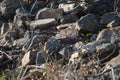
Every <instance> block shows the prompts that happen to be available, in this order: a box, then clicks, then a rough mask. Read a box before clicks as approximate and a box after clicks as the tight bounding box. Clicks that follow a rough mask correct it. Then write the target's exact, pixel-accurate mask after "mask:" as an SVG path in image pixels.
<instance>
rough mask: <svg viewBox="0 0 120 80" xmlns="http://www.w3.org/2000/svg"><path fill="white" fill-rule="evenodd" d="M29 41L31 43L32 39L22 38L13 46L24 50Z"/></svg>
mask: <svg viewBox="0 0 120 80" xmlns="http://www.w3.org/2000/svg"><path fill="white" fill-rule="evenodd" d="M29 41H30V39H28V38H20V39H18V40H15V41H14V42H13V46H17V47H20V48H22V47H23V46H24V45H25V43H27V42H29Z"/></svg>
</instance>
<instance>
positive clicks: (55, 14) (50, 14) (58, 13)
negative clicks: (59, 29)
mask: <svg viewBox="0 0 120 80" xmlns="http://www.w3.org/2000/svg"><path fill="white" fill-rule="evenodd" d="M62 16H63V10H62V9H52V8H51V9H50V8H44V9H42V10H40V11H38V13H37V15H36V18H35V19H48V18H55V19H60V18H61V17H62Z"/></svg>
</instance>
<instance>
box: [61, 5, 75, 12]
mask: <svg viewBox="0 0 120 80" xmlns="http://www.w3.org/2000/svg"><path fill="white" fill-rule="evenodd" d="M75 5H76V4H75V3H68V4H67V3H63V4H59V8H60V9H61V8H62V9H63V10H64V12H65V13H67V12H69V11H71V10H73V9H74V7H75Z"/></svg>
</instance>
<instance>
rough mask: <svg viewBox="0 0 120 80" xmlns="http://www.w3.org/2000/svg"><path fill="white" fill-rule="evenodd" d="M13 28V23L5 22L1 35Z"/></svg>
mask: <svg viewBox="0 0 120 80" xmlns="http://www.w3.org/2000/svg"><path fill="white" fill-rule="evenodd" d="M12 29H13V24H12V23H3V24H2V27H1V35H2V34H4V33H6V32H7V31H11V30H12Z"/></svg>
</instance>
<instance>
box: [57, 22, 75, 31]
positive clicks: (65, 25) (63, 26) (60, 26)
mask: <svg viewBox="0 0 120 80" xmlns="http://www.w3.org/2000/svg"><path fill="white" fill-rule="evenodd" d="M74 25H75V24H74V23H68V24H61V25H59V26H57V27H56V28H57V29H58V30H63V29H66V28H68V27H70V26H71V27H72V26H74Z"/></svg>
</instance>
